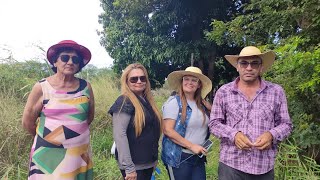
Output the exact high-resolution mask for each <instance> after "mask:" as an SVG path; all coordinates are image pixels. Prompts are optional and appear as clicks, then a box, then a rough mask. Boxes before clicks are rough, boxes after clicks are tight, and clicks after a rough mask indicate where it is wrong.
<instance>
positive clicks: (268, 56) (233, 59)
mask: <svg viewBox="0 0 320 180" xmlns="http://www.w3.org/2000/svg"><path fill="white" fill-rule="evenodd" d="M249 56H259V57H260V58H261V59H262V66H263V69H262V72H261V73H264V72H266V71H267V70H268V69H269V68H270V67H271V66H272V64H273V62H274V60H275V58H276V54H275V53H274V52H273V51H268V52H265V53H261V51H260V50H259V49H258V48H256V47H254V46H247V47H244V48H243V49H242V50H241V52H240V54H239V55H225V56H224V57H225V58H226V59H227V60H228V61H229V63H230V64H231V65H232V66H234V67H235V68H237V62H238V59H239V58H240V57H249Z"/></svg>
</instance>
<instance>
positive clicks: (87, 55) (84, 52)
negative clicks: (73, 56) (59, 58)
mask: <svg viewBox="0 0 320 180" xmlns="http://www.w3.org/2000/svg"><path fill="white" fill-rule="evenodd" d="M61 48H72V49H74V50H75V51H77V52H78V53H79V54H80V55H81V56H82V58H83V65H84V66H85V65H86V64H88V63H89V61H90V59H91V52H90V50H89V49H88V48H86V47H85V46H82V45H81V44H78V43H76V42H75V41H72V40H63V41H60V42H59V43H58V44H55V45H52V46H51V47H50V48H49V49H48V51H47V59H48V61H49V62H50V64H52V65H53V63H54V62H53V57H54V56H55V55H56V53H57V52H58V50H59V49H61Z"/></svg>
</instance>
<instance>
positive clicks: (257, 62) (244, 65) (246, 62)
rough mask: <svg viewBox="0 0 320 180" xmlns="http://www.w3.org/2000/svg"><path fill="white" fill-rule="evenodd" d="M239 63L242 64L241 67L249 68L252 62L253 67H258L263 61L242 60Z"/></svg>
mask: <svg viewBox="0 0 320 180" xmlns="http://www.w3.org/2000/svg"><path fill="white" fill-rule="evenodd" d="M238 64H240V67H241V68H247V67H248V66H249V64H250V66H251V68H253V69H258V68H259V67H260V65H261V64H262V63H261V62H259V61H252V62H248V61H240V62H238Z"/></svg>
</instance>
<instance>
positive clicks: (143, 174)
mask: <svg viewBox="0 0 320 180" xmlns="http://www.w3.org/2000/svg"><path fill="white" fill-rule="evenodd" d="M120 171H121V174H122V177H123V179H124V178H125V177H126V172H125V171H124V170H120ZM136 173H137V180H150V179H151V176H152V173H153V168H149V169H143V170H136Z"/></svg>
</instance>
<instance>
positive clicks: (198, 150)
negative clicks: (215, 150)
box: [189, 144, 207, 156]
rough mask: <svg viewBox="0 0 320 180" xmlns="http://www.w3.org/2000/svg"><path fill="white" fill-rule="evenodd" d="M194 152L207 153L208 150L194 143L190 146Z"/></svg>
mask: <svg viewBox="0 0 320 180" xmlns="http://www.w3.org/2000/svg"><path fill="white" fill-rule="evenodd" d="M189 149H190V150H191V151H192V152H193V153H194V154H203V155H205V156H206V155H207V150H206V148H204V147H202V146H200V145H198V144H192V145H191V147H190V148H189Z"/></svg>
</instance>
